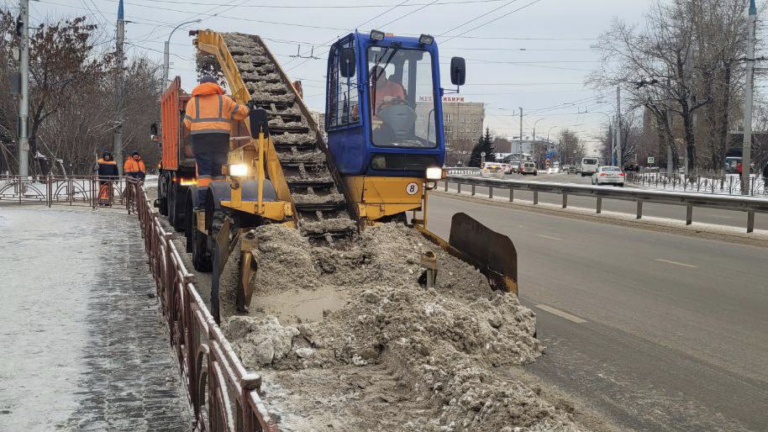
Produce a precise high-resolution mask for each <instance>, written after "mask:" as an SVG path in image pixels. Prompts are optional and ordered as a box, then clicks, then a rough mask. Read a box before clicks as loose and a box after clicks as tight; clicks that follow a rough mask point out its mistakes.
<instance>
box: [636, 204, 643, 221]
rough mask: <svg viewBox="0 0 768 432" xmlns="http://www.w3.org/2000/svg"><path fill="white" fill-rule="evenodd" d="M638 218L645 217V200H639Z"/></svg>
mask: <svg viewBox="0 0 768 432" xmlns="http://www.w3.org/2000/svg"><path fill="white" fill-rule="evenodd" d="M637 218H638V219H642V218H643V202H642V201H638V202H637Z"/></svg>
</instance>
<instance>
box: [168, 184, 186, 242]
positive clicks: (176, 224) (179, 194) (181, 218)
mask: <svg viewBox="0 0 768 432" xmlns="http://www.w3.org/2000/svg"><path fill="white" fill-rule="evenodd" d="M173 186H174V189H175V190H176V192H175V193H174V194H173V196H174V200H173V201H174V202H173V219H174V221H173V229H175V230H176V231H177V232H182V231H184V226H185V225H186V216H187V213H186V212H185V211H184V208H185V207H186V196H187V191H186V188H185V187H183V186H180V185H178V184H176V183H174V185H173ZM169 204H170V203H169Z"/></svg>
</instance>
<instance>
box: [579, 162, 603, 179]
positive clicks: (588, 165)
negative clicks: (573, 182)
mask: <svg viewBox="0 0 768 432" xmlns="http://www.w3.org/2000/svg"><path fill="white" fill-rule="evenodd" d="M599 166H600V161H599V160H598V159H597V158H596V157H585V158H584V159H582V160H581V167H580V168H579V172H580V173H581V176H582V177H584V176H591V175H592V174H594V173H596V172H597V168H598V167H599Z"/></svg>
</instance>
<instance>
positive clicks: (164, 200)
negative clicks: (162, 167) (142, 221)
mask: <svg viewBox="0 0 768 432" xmlns="http://www.w3.org/2000/svg"><path fill="white" fill-rule="evenodd" d="M166 180H167V178H166V176H165V175H162V174H161V175H160V176H158V177H157V203H158V210H157V211H158V212H160V214H161V215H163V216H168V197H167V196H161V195H162V191H163V189H164V188H163V182H164V181H166ZM165 190H166V191H167V190H168V189H167V188H165Z"/></svg>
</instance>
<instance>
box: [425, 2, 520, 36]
mask: <svg viewBox="0 0 768 432" xmlns="http://www.w3.org/2000/svg"><path fill="white" fill-rule="evenodd" d="M517 1H518V0H511V1H508V2H506V3H504V4H503V5H501V6H499V7H497V8H495V9H491V10H489V11H488V12H485V13H483V14H481V15H478V16H476V17H474V18H472V19H471V20H469V21H465V22H463V23H461V24H459V25H458V26H456V27H454V28H452V29H450V30H446V31H444V32H443V33H441V34H439V35H438V37H443V36H446V35H447V34H448V33H450V32H452V31H454V30H456V29H460V28H462V27H464V26H465V25H467V24H470V23H473V22H475V21H477V20H479V19H481V18H482V17H484V16H487V15H490V14H492V13H493V12H496V11H497V10H499V9H503V8H505V7H507V6H509V5H511V4H512V3H515V2H517ZM448 40H450V39H448Z"/></svg>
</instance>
